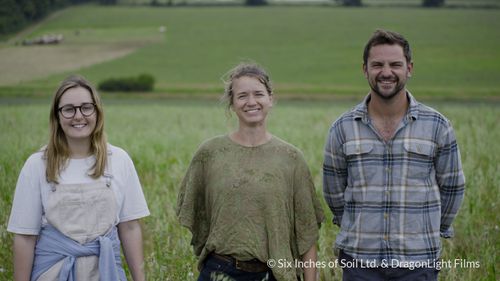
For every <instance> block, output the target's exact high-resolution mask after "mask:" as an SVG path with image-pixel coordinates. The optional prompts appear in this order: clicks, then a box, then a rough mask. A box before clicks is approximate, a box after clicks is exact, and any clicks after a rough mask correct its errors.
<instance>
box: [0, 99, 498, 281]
mask: <svg viewBox="0 0 500 281" xmlns="http://www.w3.org/2000/svg"><path fill="white" fill-rule="evenodd" d="M359 98H360V99H361V97H359ZM105 101H106V107H105V109H106V124H107V125H106V127H107V129H106V130H107V132H108V136H109V141H110V142H111V143H113V144H115V145H118V146H121V147H123V148H125V149H126V150H127V151H128V152H129V154H130V155H131V157H132V159H133V160H134V162H135V165H136V168H137V171H138V173H139V176H140V179H141V182H142V185H143V188H144V192H145V195H146V198H147V201H148V204H149V208H150V210H151V216H150V217H148V218H147V219H145V220H144V233H145V245H146V247H145V253H146V270H147V273H148V280H161V281H164V280H175V281H177V280H178V281H184V280H195V277H196V276H197V270H196V268H195V266H196V265H195V264H196V261H195V258H194V256H193V254H192V249H191V248H190V246H189V241H190V238H191V236H190V234H189V233H188V231H187V230H186V229H183V228H181V227H180V225H179V224H178V223H177V221H176V219H175V214H174V206H175V202H176V197H177V190H178V185H179V183H180V180H181V178H182V177H183V175H184V172H185V171H186V168H187V165H188V164H189V161H190V159H191V157H192V155H193V153H194V151H195V150H196V148H197V146H198V145H199V144H200V143H201V142H202V141H203V140H204V139H206V138H208V137H211V136H215V135H219V134H224V133H227V132H228V131H230V130H232V129H233V128H234V127H235V120H236V118H235V117H234V116H233V117H232V118H229V119H228V118H226V117H225V114H224V109H223V108H222V106H219V105H218V104H216V103H215V102H213V101H171V100H166V101H165V100H164V101H150V102H148V101H142V103H140V104H136V103H135V102H134V100H116V99H109V98H108V99H105ZM48 103H49V101H48V100H47V101H45V100H43V101H39V102H38V103H33V102H31V103H26V102H23V101H17V102H16V103H11V104H9V105H8V104H1V105H0V120H2V121H1V122H0V131H2V132H8V133H2V134H1V135H0V143H1V144H2V145H1V146H0V194H1V199H0V210H1V212H0V280H10V279H11V276H12V275H11V274H12V253H11V245H12V244H11V241H12V235H11V234H8V233H7V232H6V230H5V229H6V223H7V219H8V215H9V213H10V206H11V202H12V197H13V193H14V187H15V183H16V180H17V176H18V174H19V171H20V169H21V167H22V165H23V162H24V161H25V160H26V158H27V157H28V156H29V155H30V154H31V153H33V152H34V151H35V150H37V149H38V148H39V147H41V146H42V145H43V144H44V143H45V142H46V139H47V129H46V128H47V119H48V118H47V116H48V108H49V105H48ZM353 105H354V104H351V103H349V104H347V103H335V102H329V103H314V102H309V103H304V102H301V103H298V102H286V101H282V102H279V103H278V104H277V106H276V107H274V111H273V112H272V114H271V116H270V121H269V126H270V130H271V131H272V132H273V133H274V134H275V135H277V136H279V137H281V138H283V139H285V140H287V141H289V142H291V143H293V144H294V145H296V146H297V147H299V148H300V149H302V150H303V152H304V154H305V156H306V160H307V162H308V164H309V166H310V168H311V171H312V174H313V177H314V182H315V184H316V188H317V193H318V196H321V172H320V168H321V164H322V150H323V145H324V140H325V137H326V133H327V130H328V128H329V125H330V124H331V122H332V121H333V120H334V119H336V117H337V116H339V115H340V114H341V113H342V112H344V111H346V110H348V109H349V108H350V107H351V106H353ZM433 106H434V107H436V108H437V109H438V110H440V111H441V112H442V113H444V114H445V115H447V116H448V117H449V118H450V120H451V121H452V123H453V124H454V128H455V130H456V133H457V138H458V141H459V145H460V148H461V153H462V160H463V164H464V170H465V174H466V178H467V189H466V196H465V201H464V203H463V206H462V209H461V211H460V213H459V215H458V217H457V219H456V221H455V223H454V226H455V231H456V237H455V238H454V239H453V240H450V241H444V245H443V246H444V254H443V259H445V260H451V261H452V262H453V261H454V260H455V259H464V260H467V261H478V262H479V263H480V268H476V269H473V268H460V266H458V267H457V268H451V269H443V270H442V272H441V275H440V276H441V278H440V280H446V281H456V280H461V281H477V280H489V281H494V280H498V277H499V274H500V271H499V270H500V268H499V264H500V263H499V256H498V253H499V244H500V229H499V227H500V221H499V219H498V213H499V212H500V204H499V202H500V189H499V186H500V175H499V173H498V171H500V145H499V143H498V139H500V125H499V124H498V116H499V110H498V106H497V105H488V104H481V103H475V104H474V103H473V104H470V103H469V104H461V103H436V104H433ZM291 123H293V126H290V124H291ZM145 124H147V125H145ZM297 128H300V130H299V129H297ZM132 136H134V137H132ZM322 201H323V200H322ZM324 210H325V213H326V214H328V219H327V222H326V223H325V224H324V225H323V227H322V228H321V236H320V237H321V238H320V241H319V247H320V252H319V260H320V261H330V260H332V259H333V253H332V249H331V246H332V243H333V241H334V238H335V235H336V233H337V231H338V228H336V227H334V226H333V225H332V223H331V215H330V212H329V211H328V208H327V207H326V206H325V205H324ZM321 280H325V281H329V280H341V279H340V270H339V269H328V270H322V271H321Z"/></svg>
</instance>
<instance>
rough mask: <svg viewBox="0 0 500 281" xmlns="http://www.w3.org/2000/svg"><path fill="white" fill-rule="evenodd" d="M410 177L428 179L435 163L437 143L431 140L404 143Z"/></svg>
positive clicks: (408, 175)
mask: <svg viewBox="0 0 500 281" xmlns="http://www.w3.org/2000/svg"><path fill="white" fill-rule="evenodd" d="M404 150H405V154H406V159H407V167H406V175H407V178H408V179H417V180H419V179H420V180H423V179H428V178H429V176H430V175H431V172H432V167H433V165H434V155H435V151H436V145H435V144H434V143H433V142H431V141H423V140H419V141H410V142H407V143H405V144H404Z"/></svg>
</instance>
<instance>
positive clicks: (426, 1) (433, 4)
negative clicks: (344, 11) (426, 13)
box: [335, 0, 444, 7]
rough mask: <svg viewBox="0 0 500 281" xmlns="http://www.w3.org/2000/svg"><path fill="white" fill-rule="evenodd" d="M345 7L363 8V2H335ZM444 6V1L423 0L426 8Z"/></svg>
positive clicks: (342, 0)
mask: <svg viewBox="0 0 500 281" xmlns="http://www.w3.org/2000/svg"><path fill="white" fill-rule="evenodd" d="M335 1H337V2H340V3H341V4H342V5H344V6H362V5H363V3H362V0H335ZM443 5H444V0H423V1H422V6H424V7H441V6H443Z"/></svg>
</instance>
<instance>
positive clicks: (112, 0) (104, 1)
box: [99, 0, 118, 5]
mask: <svg viewBox="0 0 500 281" xmlns="http://www.w3.org/2000/svg"><path fill="white" fill-rule="evenodd" d="M117 3H118V0H99V4H101V5H116V4H117Z"/></svg>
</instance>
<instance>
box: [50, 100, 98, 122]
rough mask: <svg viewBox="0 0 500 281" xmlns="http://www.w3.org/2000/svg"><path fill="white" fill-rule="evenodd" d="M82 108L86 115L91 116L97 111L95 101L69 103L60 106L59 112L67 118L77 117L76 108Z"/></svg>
mask: <svg viewBox="0 0 500 281" xmlns="http://www.w3.org/2000/svg"><path fill="white" fill-rule="evenodd" d="M77 108H78V109H79V110H80V113H81V114H82V115H83V116H84V117H89V116H91V115H92V114H94V112H95V104H93V103H82V104H81V105H80V106H74V105H71V104H67V105H64V106H61V107H59V109H58V110H59V112H61V115H62V117H64V118H66V119H71V118H73V117H75V114H76V109H77Z"/></svg>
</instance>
